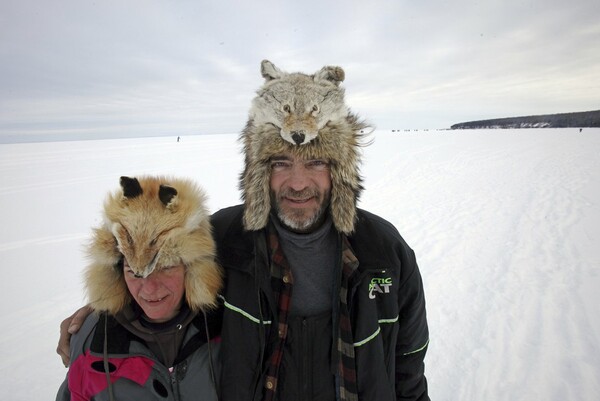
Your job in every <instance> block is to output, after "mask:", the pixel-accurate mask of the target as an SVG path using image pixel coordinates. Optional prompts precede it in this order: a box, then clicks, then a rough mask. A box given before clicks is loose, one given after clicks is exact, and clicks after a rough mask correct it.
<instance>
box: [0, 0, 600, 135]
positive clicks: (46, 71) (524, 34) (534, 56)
mask: <svg viewBox="0 0 600 401" xmlns="http://www.w3.org/2000/svg"><path fill="white" fill-rule="evenodd" d="M596 3H597V2H596V1H592V0H578V1H576V3H569V4H567V3H564V2H559V1H556V0H552V1H550V2H548V1H544V2H542V1H541V0H535V1H520V2H514V1H508V2H507V1H496V0H494V1H490V2H475V1H467V0H458V1H456V2H442V1H432V2H392V1H383V0H382V1H374V2H362V1H361V2H359V1H349V2H342V1H333V2H320V1H316V0H315V1H313V0H308V1H304V2H301V3H289V4H286V5H285V7H284V6H282V5H281V4H280V3H279V2H276V1H274V0H270V1H266V2H261V3H250V2H243V1H233V2H147V1H141V0H136V1H127V2H116V1H103V2H89V1H80V0H77V1H75V0H67V1H62V2H60V3H52V4H51V3H47V2H38V1H33V0H19V1H15V0H9V1H5V2H2V4H1V5H0V135H4V134H6V133H7V132H9V133H11V135H18V134H19V133H26V132H31V131H35V132H43V131H44V129H47V130H48V131H49V132H50V131H52V132H53V131H54V130H60V129H61V128H62V129H64V130H77V129H81V130H82V132H90V131H94V132H101V131H102V130H103V129H114V130H123V131H126V130H127V128H130V129H131V130H134V131H136V132H138V131H139V132H142V133H143V132H144V131H146V132H163V131H165V132H166V131H167V130H168V127H171V128H172V129H171V130H172V131H173V132H182V133H185V134H195V133H202V132H210V133H218V132H231V131H239V130H240V129H241V128H242V127H243V125H244V123H245V119H246V116H247V110H248V107H249V105H250V99H251V98H252V97H253V96H254V93H255V90H256V89H257V88H258V87H259V86H260V84H261V83H262V78H261V76H260V69H259V68H260V67H259V65H260V61H261V60H262V59H264V58H268V59H270V60H271V61H273V62H274V63H275V64H277V65H278V66H279V67H280V68H282V69H284V70H287V71H304V72H314V71H316V70H318V69H320V68H321V67H322V66H323V65H340V66H342V67H343V68H344V69H345V71H346V82H344V85H345V87H346V89H347V96H348V100H349V103H350V106H351V107H352V108H353V109H354V110H357V111H359V112H360V113H361V114H364V115H366V116H367V117H369V119H371V120H375V122H376V123H377V125H378V126H379V127H381V128H392V126H394V125H397V124H407V125H412V126H420V127H426V126H428V124H431V126H430V127H431V128H434V127H435V128H442V127H448V126H450V125H451V124H453V123H456V122H460V121H464V120H465V119H478V118H480V117H481V118H488V117H494V116H509V115H513V114H532V113H538V112H539V113H544V112H570V111H583V110H591V109H597V108H598V105H600V72H599V71H600V28H599V27H598V24H597V23H596V20H597V17H598V15H599V14H600V13H599V7H600V6H598V5H597V4H596ZM427 111H429V113H427ZM396 116H400V117H399V118H396ZM45 124H46V125H45ZM111 127H113V128H111ZM394 128H398V127H397V126H396V127H394Z"/></svg>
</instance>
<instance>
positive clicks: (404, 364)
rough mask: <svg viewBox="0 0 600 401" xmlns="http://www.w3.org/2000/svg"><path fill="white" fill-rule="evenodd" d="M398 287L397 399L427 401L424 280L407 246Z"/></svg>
mask: <svg viewBox="0 0 600 401" xmlns="http://www.w3.org/2000/svg"><path fill="white" fill-rule="evenodd" d="M399 252H400V257H401V260H402V274H401V284H400V287H399V294H398V300H399V330H398V341H397V343H396V399H397V400H413V401H426V400H429V396H428V393H427V380H426V378H425V365H424V362H423V360H424V358H425V353H426V352H427V346H428V344H429V329H428V327H427V316H426V311H425V294H424V291H423V281H422V279H421V274H420V272H419V268H418V266H417V262H416V258H415V254H414V252H413V251H412V249H410V248H409V247H408V246H406V244H403V246H401V247H400V250H399Z"/></svg>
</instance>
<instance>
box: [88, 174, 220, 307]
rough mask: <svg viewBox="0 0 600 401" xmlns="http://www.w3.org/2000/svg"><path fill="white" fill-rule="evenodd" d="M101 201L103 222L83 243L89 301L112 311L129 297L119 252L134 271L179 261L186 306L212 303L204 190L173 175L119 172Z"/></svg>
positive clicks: (213, 274)
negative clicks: (132, 175)
mask: <svg viewBox="0 0 600 401" xmlns="http://www.w3.org/2000/svg"><path fill="white" fill-rule="evenodd" d="M120 184H121V187H120V188H119V189H118V190H116V191H115V192H112V193H110V194H109V195H108V197H107V198H106V201H105V203H104V211H103V212H104V213H103V220H104V221H103V224H102V225H101V226H100V227H98V228H96V229H95V230H94V233H93V237H92V241H91V243H90V245H89V247H88V254H89V257H90V259H91V263H90V264H89V265H88V266H87V268H86V270H85V286H86V290H87V295H88V298H89V302H90V304H91V306H92V307H93V308H94V309H95V310H97V311H108V312H109V313H111V314H116V313H117V312H119V311H121V310H122V309H123V307H124V306H125V305H126V304H127V303H129V302H130V301H131V297H130V295H129V292H128V290H127V285H126V283H125V280H124V278H123V267H122V261H123V258H125V259H126V260H127V263H128V265H129V267H130V268H131V269H132V270H133V272H134V274H136V275H137V276H139V277H147V276H149V275H150V274H152V272H154V271H155V270H157V269H160V268H162V267H168V266H175V265H179V264H183V265H184V266H185V268H186V273H185V298H186V301H187V303H188V305H189V307H190V309H192V310H194V311H197V310H200V309H206V308H212V307H214V306H216V304H217V300H216V296H217V292H218V291H219V289H220V287H221V282H222V277H221V271H220V268H219V267H218V266H217V264H216V263H215V253H216V247H215V243H214V240H213V238H212V232H211V225H210V222H209V214H208V211H207V209H206V206H205V202H206V196H205V194H204V192H203V191H202V190H201V189H200V188H199V187H197V186H196V185H195V184H193V183H192V182H191V181H188V180H184V179H177V178H173V177H149V176H147V177H140V178H139V179H138V178H130V177H121V180H120Z"/></svg>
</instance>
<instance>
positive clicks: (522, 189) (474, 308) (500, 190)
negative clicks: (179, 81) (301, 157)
mask: <svg viewBox="0 0 600 401" xmlns="http://www.w3.org/2000/svg"><path fill="white" fill-rule="evenodd" d="M372 138H373V139H374V143H373V145H371V146H369V147H367V148H365V150H364V156H365V163H364V166H363V169H362V171H363V173H364V176H365V186H366V191H365V193H364V194H363V197H362V199H361V202H360V206H361V207H363V208H365V209H369V210H371V211H373V212H375V213H377V214H379V215H381V216H383V217H385V218H387V219H388V220H390V221H391V222H393V223H394V224H395V225H396V227H397V228H398V229H399V230H400V232H401V233H402V234H403V236H404V237H405V239H406V240H407V242H408V243H409V244H410V245H411V246H412V247H413V248H414V249H415V251H416V253H417V258H418V261H419V264H420V267H421V272H422V275H423V278H424V281H425V287H426V288H425V289H426V296H427V302H428V316H429V324H430V331H431V345H430V350H429V353H428V355H427V359H426V372H427V377H428V380H429V386H430V395H431V398H432V400H434V401H436V400H437V401H441V400H447V401H457V400H461V401H462V400H467V401H470V400H473V401H487V400H511V401H514V400H556V401H564V400H577V401H594V400H598V399H599V397H600V295H599V293H600V129H584V130H583V132H582V133H579V130H578V129H537V130H536V129H527V130H488V131H428V132H410V133H406V132H402V133H391V132H380V131H377V132H375V133H374V134H373V135H372ZM236 139H237V137H236V135H218V136H196V137H184V138H182V141H181V142H180V143H177V142H176V138H174V137H169V138H143V139H120V140H104V141H81V142H55V143H36V144H11V145H0V188H1V190H0V208H1V210H2V213H1V224H2V230H1V231H0V260H1V261H2V263H1V267H0V269H1V271H2V277H3V278H2V280H1V284H0V320H1V321H2V333H1V334H0V384H1V387H2V388H3V389H4V390H3V394H5V396H3V397H2V398H3V399H7V400H8V399H10V400H11V401H18V400H23V401H33V400H48V399H53V398H54V396H55V393H56V390H57V388H58V386H59V385H60V383H61V381H62V380H63V378H64V375H65V372H66V370H65V368H64V367H63V366H62V364H61V362H60V358H59V357H58V356H57V355H56V354H55V347H56V341H57V338H58V326H59V322H60V321H61V320H62V319H63V318H64V317H65V316H67V315H68V314H70V313H71V312H72V311H74V310H75V308H76V307H78V306H80V305H82V304H83V303H84V301H85V300H84V297H83V293H82V285H81V270H82V268H83V266H84V265H85V258H84V256H83V253H82V247H83V245H84V244H85V241H86V239H87V238H88V235H89V233H90V229H91V227H92V226H95V225H97V224H98V223H99V216H100V209H101V205H102V201H103V199H104V196H105V194H106V192H107V191H109V190H113V189H115V188H116V187H117V186H118V179H119V177H120V176H121V175H140V174H174V175H180V176H186V177H190V178H193V179H195V180H197V181H198V182H199V183H200V184H201V185H202V186H203V187H204V188H205V189H206V190H207V192H208V194H209V196H210V202H209V206H210V208H211V209H212V210H213V211H214V210H217V209H218V208H220V207H223V206H227V205H231V204H235V203H238V202H239V192H238V190H237V177H238V173H239V172H240V171H241V165H242V159H243V158H242V156H241V154H240V152H239V149H240V147H239V144H238V143H237V142H236Z"/></svg>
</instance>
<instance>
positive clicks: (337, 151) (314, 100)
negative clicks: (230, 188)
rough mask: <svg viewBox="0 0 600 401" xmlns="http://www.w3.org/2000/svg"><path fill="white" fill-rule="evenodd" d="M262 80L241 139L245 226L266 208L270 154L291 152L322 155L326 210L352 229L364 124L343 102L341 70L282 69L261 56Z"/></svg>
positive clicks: (261, 218) (258, 221) (259, 224)
mask: <svg viewBox="0 0 600 401" xmlns="http://www.w3.org/2000/svg"><path fill="white" fill-rule="evenodd" d="M261 73H262V76H263V78H265V83H264V84H263V86H262V87H261V88H260V89H259V90H258V91H257V96H256V97H255V98H254V100H253V101H252V107H251V109H250V113H249V119H248V123H247V124H246V127H245V128H244V130H243V132H242V134H241V136H240V141H241V142H242V143H243V146H244V153H245V166H244V171H243V172H242V174H241V175H240V182H239V186H240V189H241V191H242V198H243V200H244V204H245V207H244V227H245V229H246V230H260V229H262V228H264V227H265V226H266V225H267V222H268V219H269V213H270V211H271V200H270V177H271V163H270V161H271V158H272V157H274V156H277V155H282V154H291V155H294V156H296V157H299V158H301V159H305V160H307V159H327V160H328V161H329V164H330V174H331V183H332V188H331V201H330V205H329V211H330V214H331V216H332V219H333V224H334V225H335V227H336V229H337V230H338V231H340V232H342V233H345V234H351V233H352V232H353V231H354V224H355V221H356V203H357V201H358V198H359V196H360V193H361V191H362V189H363V187H362V178H361V176H360V172H359V164H360V156H361V155H360V147H361V146H363V145H364V144H363V143H361V141H362V139H363V137H364V134H363V132H364V131H363V130H364V129H366V128H368V125H367V124H365V123H364V122H362V121H360V120H359V119H358V117H357V116H356V115H354V114H352V113H351V112H350V110H349V108H348V107H347V106H346V104H345V101H344V89H343V88H342V87H340V83H341V82H342V81H343V80H344V76H345V74H344V70H343V69H342V68H340V67H334V66H325V67H323V68H322V69H321V70H319V71H317V72H316V73H315V74H313V75H307V74H303V73H286V72H283V71H281V70H279V69H278V68H277V67H275V65H273V63H271V62H270V61H268V60H263V62H262V64H261Z"/></svg>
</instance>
